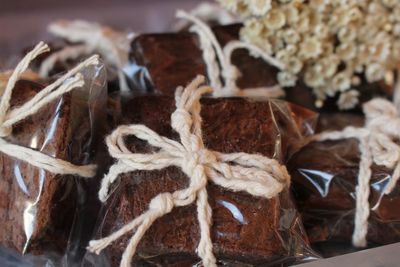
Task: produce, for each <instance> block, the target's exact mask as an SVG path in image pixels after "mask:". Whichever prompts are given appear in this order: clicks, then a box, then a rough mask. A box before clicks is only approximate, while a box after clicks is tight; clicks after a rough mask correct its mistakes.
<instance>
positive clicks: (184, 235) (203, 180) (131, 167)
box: [83, 78, 315, 266]
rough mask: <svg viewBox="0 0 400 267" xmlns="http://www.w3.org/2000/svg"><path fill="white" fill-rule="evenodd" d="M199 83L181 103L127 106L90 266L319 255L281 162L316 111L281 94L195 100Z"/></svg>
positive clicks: (155, 100) (154, 100)
mask: <svg viewBox="0 0 400 267" xmlns="http://www.w3.org/2000/svg"><path fill="white" fill-rule="evenodd" d="M203 80H204V79H202V78H197V79H196V80H195V81H194V82H192V83H191V84H190V85H189V86H188V87H187V88H186V89H185V90H184V91H183V93H182V90H179V89H178V91H177V96H176V101H177V102H176V103H175V101H174V98H173V97H169V96H156V95H153V96H140V97H136V98H133V99H131V100H127V102H126V103H124V104H123V105H122V114H123V117H122V120H121V121H120V124H122V125H123V126H120V127H118V128H117V129H116V130H115V131H114V132H113V133H112V134H111V135H110V136H109V137H108V138H107V145H108V148H109V151H110V153H111V155H112V156H113V157H115V158H117V159H118V161H117V163H116V164H115V165H113V166H112V167H111V168H110V171H109V174H108V175H107V176H106V177H105V178H104V179H103V182H102V188H101V190H100V198H101V200H103V201H105V202H106V203H105V207H104V213H103V217H102V218H101V219H100V223H99V228H98V235H97V237H98V238H102V237H103V238H102V239H100V240H97V241H91V242H90V245H89V250H90V251H92V252H96V253H99V252H100V251H101V250H102V249H104V248H106V247H107V249H106V250H105V251H104V253H101V255H100V256H95V255H93V254H90V253H89V254H88V255H87V257H86V259H85V263H84V264H83V265H84V266H119V264H120V262H121V256H122V254H124V256H123V257H122V262H121V266H193V265H195V264H198V263H199V262H201V261H202V262H203V264H204V266H216V264H218V265H229V266H258V265H260V264H263V265H266V266H269V265H278V264H288V263H294V262H296V261H300V260H302V259H305V258H308V257H310V258H312V257H314V254H313V253H312V252H311V250H310V249H309V247H308V242H307V238H306V236H305V235H304V232H303V227H302V224H301V221H300V218H299V217H298V213H297V211H296V209H295V207H294V205H293V203H292V200H291V196H290V193H289V190H288V187H287V186H288V183H289V180H288V179H289V177H288V176H287V173H286V169H285V167H284V166H283V165H282V164H284V163H285V162H286V160H287V159H288V158H289V156H290V155H291V154H292V153H293V152H294V151H295V150H297V149H298V146H300V145H301V144H302V142H303V140H304V136H306V135H308V134H309V131H310V129H311V128H310V127H312V123H313V120H314V119H315V114H314V113H312V112H309V111H308V110H305V109H302V108H299V107H297V106H293V105H290V104H287V103H286V102H283V101H278V100H276V101H265V100H264V101H260V100H258V101H255V100H249V99H245V98H216V99H214V98H204V99H202V100H201V102H199V98H200V96H201V94H204V93H208V92H210V88H209V87H204V86H203V87H200V88H198V87H199V85H200V84H201V83H202V81H203ZM175 104H176V105H177V107H175ZM200 108H201V113H200V114H199V111H200ZM175 109H177V110H176V111H174V110H175ZM187 110H189V111H187ZM200 117H201V118H200ZM200 120H201V121H202V123H201V124H200ZM192 122H193V125H192V124H191V123H192ZM136 123H139V124H143V125H135V124H136ZM186 123H187V124H186ZM171 125H172V128H171ZM147 127H149V128H147ZM150 129H151V130H150ZM185 131H190V134H188V132H185ZM201 132H203V134H201ZM187 134H188V135H187ZM133 135H136V137H134V136H133ZM170 138H171V139H170ZM187 138H189V139H187ZM146 140H147V142H146ZM196 140H197V141H196ZM180 142H182V144H181V143H180ZM188 142H189V143H188ZM191 142H194V143H191ZM203 142H204V143H203ZM196 147H197V148H196ZM186 149H188V150H186ZM191 149H193V150H191ZM197 149H199V150H197ZM185 150H186V151H185ZM134 153H139V154H134ZM269 157H270V158H269ZM196 162H197V163H196ZM193 164H194V165H195V166H194V165H193ZM193 177H194V178H193ZM196 177H197V178H196ZM207 180H209V182H207ZM195 199H197V200H196V201H195ZM204 205H205V206H204ZM208 205H209V206H208ZM174 206H175V207H174ZM204 207H205V208H204ZM148 208H149V209H148ZM203 208H204V209H203ZM160 209H161V210H160ZM153 212H156V214H154V213H153ZM159 212H161V213H159ZM204 212H205V213H204ZM203 215H204V216H205V217H206V218H204V217H203ZM142 219H143V221H141V220H142ZM132 220H133V221H132ZM124 225H125V226H124ZM135 225H136V227H137V228H136V227H135ZM131 226H133V228H131ZM207 229H209V230H207ZM132 230H133V233H132V232H131V231H132ZM121 231H122V232H121ZM113 233H114V234H113ZM130 233H132V234H134V237H133V238H132V239H131V241H129V238H130V237H129V235H130ZM111 234H112V236H109V235H111ZM106 236H109V237H106ZM119 237H121V238H119ZM116 239H118V240H116ZM134 239H135V240H134ZM139 241H140V242H139ZM129 242H134V244H132V243H130V245H128V243H129ZM127 246H128V248H127ZM210 246H212V248H210ZM196 248H197V249H196ZM124 250H126V251H125V253H123V252H124ZM135 250H136V254H135ZM196 251H197V253H196ZM133 254H135V256H134V257H133V259H132V262H131V257H132V256H133ZM214 257H216V259H215V258H214Z"/></svg>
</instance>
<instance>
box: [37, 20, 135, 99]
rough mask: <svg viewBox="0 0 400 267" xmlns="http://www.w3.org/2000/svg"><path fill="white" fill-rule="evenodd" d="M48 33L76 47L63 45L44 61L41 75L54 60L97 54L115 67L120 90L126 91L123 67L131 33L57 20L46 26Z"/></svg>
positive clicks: (96, 25) (53, 63) (127, 89)
mask: <svg viewBox="0 0 400 267" xmlns="http://www.w3.org/2000/svg"><path fill="white" fill-rule="evenodd" d="M48 31H49V32H50V33H51V34H53V35H54V36H56V37H60V38H64V39H65V40H68V41H69V42H72V43H80V44H79V45H73V46H66V47H64V48H63V49H61V50H60V51H56V52H54V53H53V54H51V55H50V56H49V57H47V58H46V59H45V60H43V62H42V64H41V66H40V75H41V76H42V77H48V75H49V72H50V71H51V69H52V68H53V67H54V65H55V64H56V62H57V61H62V62H65V61H67V60H68V59H77V58H79V57H80V56H83V55H88V54H93V53H94V52H95V51H96V52H98V53H100V54H101V56H102V58H103V59H104V60H105V62H106V63H107V64H109V65H110V66H113V67H115V68H117V71H118V79H119V86H120V89H121V91H124V92H127V91H129V86H128V83H127V81H126V77H125V74H124V72H123V71H122V69H123V67H124V66H125V65H126V64H128V54H129V50H130V42H131V41H132V39H133V38H134V37H135V34H134V33H130V34H126V33H123V32H118V31H116V30H113V29H111V28H109V27H105V26H101V25H99V24H97V23H92V22H88V21H84V20H72V21H66V20H61V21H56V22H53V23H51V24H50V25H49V26H48Z"/></svg>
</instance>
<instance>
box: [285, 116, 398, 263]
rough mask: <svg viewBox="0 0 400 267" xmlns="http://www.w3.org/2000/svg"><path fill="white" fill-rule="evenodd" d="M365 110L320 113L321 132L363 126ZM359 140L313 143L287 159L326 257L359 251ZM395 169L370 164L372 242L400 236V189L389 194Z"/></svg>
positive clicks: (311, 230) (313, 240) (312, 237)
mask: <svg viewBox="0 0 400 267" xmlns="http://www.w3.org/2000/svg"><path fill="white" fill-rule="evenodd" d="M363 123H364V119H363V116H362V115H358V114H349V113H332V114H322V115H321V119H320V122H319V127H318V128H319V129H318V131H327V130H341V129H342V128H344V127H345V126H349V125H353V126H356V127H361V126H362V125H363ZM359 162H360V153H359V148H358V141H357V140H355V139H344V140H340V141H324V142H313V143H310V144H308V145H307V146H305V147H304V148H302V149H301V150H300V151H299V152H298V153H297V154H296V155H294V156H293V158H292V159H291V161H290V162H289V164H288V168H289V169H290V172H291V176H292V185H293V189H294V194H295V199H296V202H297V204H298V207H299V210H300V212H301V214H302V218H303V222H304V225H305V228H306V230H307V233H308V236H309V238H310V242H311V243H312V244H313V245H314V247H315V248H317V249H318V250H319V251H320V252H321V253H322V254H323V255H324V256H333V255H338V254H343V253H346V252H352V251H354V250H356V249H355V248H354V247H352V245H351V237H352V233H353V229H354V212H355V206H356V203H355V187H356V185H357V176H358V172H359ZM391 175H392V170H389V169H386V168H385V167H382V166H378V165H375V164H374V165H372V177H371V185H370V189H371V195H370V207H371V211H370V216H369V220H368V234H367V240H368V242H369V244H368V245H369V247H373V246H379V245H385V244H390V243H393V242H399V241H400V213H399V209H398V204H399V203H400V188H399V187H397V188H396V189H395V190H394V191H393V192H392V193H391V194H389V195H385V194H384V191H385V186H386V185H387V183H388V181H389V179H390V177H391Z"/></svg>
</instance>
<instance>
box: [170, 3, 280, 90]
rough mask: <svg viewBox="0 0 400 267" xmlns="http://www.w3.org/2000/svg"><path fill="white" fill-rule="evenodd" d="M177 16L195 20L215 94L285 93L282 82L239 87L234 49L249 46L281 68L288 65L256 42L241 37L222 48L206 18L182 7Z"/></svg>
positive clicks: (196, 31) (194, 29)
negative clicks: (256, 86) (263, 85)
mask: <svg viewBox="0 0 400 267" xmlns="http://www.w3.org/2000/svg"><path fill="white" fill-rule="evenodd" d="M176 17H177V18H180V19H185V20H188V21H190V22H191V23H193V26H192V27H191V28H190V30H191V31H192V32H194V33H196V34H197V35H198V37H199V41H200V47H201V49H202V51H203V60H204V63H205V64H206V66H207V76H208V78H209V80H210V85H211V86H212V87H213V88H214V93H213V96H216V97H223V96H224V97H231V96H261V97H270V98H274V97H281V96H284V95H285V92H284V91H283V90H282V89H281V88H280V86H279V85H275V86H272V87H260V88H246V89H241V88H239V87H238V86H237V83H236V82H237V79H238V78H239V77H240V75H241V74H240V71H239V70H238V68H237V67H236V66H234V65H233V64H232V61H231V58H232V54H233V52H234V51H235V50H237V49H243V48H244V49H247V50H248V51H249V52H250V53H251V55H253V56H255V57H261V58H262V59H263V60H264V61H265V62H267V63H268V64H270V65H272V66H274V67H277V68H278V69H284V68H285V66H284V65H283V64H282V63H281V62H279V61H278V60H277V59H275V58H273V57H272V56H270V55H268V54H267V53H265V52H264V51H263V50H262V49H260V48H258V47H257V46H254V45H252V44H248V43H244V42H241V41H230V42H229V43H227V44H226V45H225V47H224V48H222V47H221V45H220V44H219V42H218V40H217V38H216V37H215V35H214V33H213V32H212V30H211V29H210V27H209V26H208V25H207V24H205V23H204V22H203V21H201V20H200V19H198V18H196V17H195V16H193V15H191V14H188V13H186V12H185V11H182V10H178V11H177V13H176ZM221 77H222V78H223V80H224V84H222V82H221Z"/></svg>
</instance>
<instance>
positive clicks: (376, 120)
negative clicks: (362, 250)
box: [314, 98, 400, 247]
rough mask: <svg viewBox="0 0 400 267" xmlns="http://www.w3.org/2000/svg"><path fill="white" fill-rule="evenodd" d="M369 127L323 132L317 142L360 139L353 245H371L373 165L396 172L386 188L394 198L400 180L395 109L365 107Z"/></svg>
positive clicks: (384, 104) (381, 104)
mask: <svg viewBox="0 0 400 267" xmlns="http://www.w3.org/2000/svg"><path fill="white" fill-rule="evenodd" d="M363 111H364V114H365V117H366V121H365V126H364V127H362V128H357V127H353V126H349V127H346V128H345V129H343V130H342V131H332V132H323V133H321V134H318V135H316V136H314V140H316V141H324V140H340V139H346V138H356V139H358V141H359V149H360V153H361V159H360V168H359V173H358V185H357V187H356V212H355V223H354V232H353V237H352V239H353V244H354V245H355V246H357V247H365V246H366V245H367V240H366V236H367V233H368V218H369V215H370V207H369V201H368V198H369V194H370V185H369V183H370V180H371V175H372V171H371V165H372V164H373V163H375V164H377V165H381V166H385V167H387V168H389V169H393V173H392V177H391V179H390V180H389V182H388V184H387V185H386V187H385V194H390V193H391V192H392V191H393V189H394V188H395V186H396V184H397V182H398V180H399V177H400V145H399V144H398V143H396V141H398V140H400V116H399V113H398V111H397V109H396V107H395V105H394V104H393V103H392V102H390V101H388V100H385V99H381V98H376V99H373V100H371V101H369V102H367V103H365V104H364V105H363Z"/></svg>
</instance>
